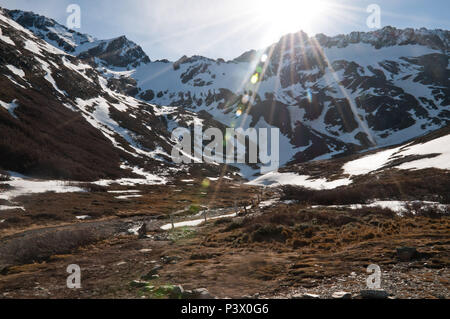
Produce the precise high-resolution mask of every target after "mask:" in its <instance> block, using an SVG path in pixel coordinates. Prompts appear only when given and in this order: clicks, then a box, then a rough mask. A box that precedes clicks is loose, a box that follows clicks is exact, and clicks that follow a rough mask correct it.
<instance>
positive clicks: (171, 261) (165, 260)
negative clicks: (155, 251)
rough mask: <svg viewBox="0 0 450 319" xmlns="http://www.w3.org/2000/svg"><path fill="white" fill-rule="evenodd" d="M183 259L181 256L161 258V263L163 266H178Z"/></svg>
mask: <svg viewBox="0 0 450 319" xmlns="http://www.w3.org/2000/svg"><path fill="white" fill-rule="evenodd" d="M181 259H182V258H181V257H180V256H164V257H161V261H162V262H163V264H166V265H167V264H176V263H177V262H178V261H180V260H181Z"/></svg>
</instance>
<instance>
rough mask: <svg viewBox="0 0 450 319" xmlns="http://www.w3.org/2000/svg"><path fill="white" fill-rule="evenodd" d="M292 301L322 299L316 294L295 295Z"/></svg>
mask: <svg viewBox="0 0 450 319" xmlns="http://www.w3.org/2000/svg"><path fill="white" fill-rule="evenodd" d="M291 299H320V296H319V295H314V294H295V295H293V296H292V297H291Z"/></svg>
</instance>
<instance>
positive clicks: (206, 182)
mask: <svg viewBox="0 0 450 319" xmlns="http://www.w3.org/2000/svg"><path fill="white" fill-rule="evenodd" d="M209 186H211V182H210V181H209V179H207V178H205V179H204V180H203V182H202V187H203V188H209Z"/></svg>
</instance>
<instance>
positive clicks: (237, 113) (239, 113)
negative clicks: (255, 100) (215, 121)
mask: <svg viewBox="0 0 450 319" xmlns="http://www.w3.org/2000/svg"><path fill="white" fill-rule="evenodd" d="M241 115H242V110H241V109H239V110H237V111H236V116H237V117H240V116H241Z"/></svg>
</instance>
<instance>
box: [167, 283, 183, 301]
mask: <svg viewBox="0 0 450 319" xmlns="http://www.w3.org/2000/svg"><path fill="white" fill-rule="evenodd" d="M183 295H184V289H183V286H181V285H178V286H175V287H173V289H172V291H171V292H170V295H169V298H170V299H182V298H183Z"/></svg>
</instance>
